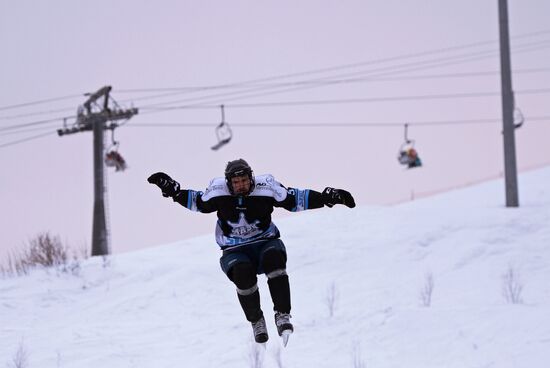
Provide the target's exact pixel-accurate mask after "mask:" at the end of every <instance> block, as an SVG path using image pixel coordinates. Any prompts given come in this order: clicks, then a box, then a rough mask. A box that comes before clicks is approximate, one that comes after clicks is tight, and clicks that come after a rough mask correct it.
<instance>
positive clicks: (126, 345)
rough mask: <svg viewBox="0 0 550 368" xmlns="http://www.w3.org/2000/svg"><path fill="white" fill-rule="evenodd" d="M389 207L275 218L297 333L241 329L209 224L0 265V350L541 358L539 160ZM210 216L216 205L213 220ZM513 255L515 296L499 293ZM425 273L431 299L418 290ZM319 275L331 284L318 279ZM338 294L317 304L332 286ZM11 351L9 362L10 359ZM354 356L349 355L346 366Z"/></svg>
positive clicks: (545, 317)
mask: <svg viewBox="0 0 550 368" xmlns="http://www.w3.org/2000/svg"><path fill="white" fill-rule="evenodd" d="M519 188H520V204H521V207H520V208H518V209H507V208H505V207H503V205H502V202H503V200H504V193H503V191H504V186H503V183H502V181H494V182H489V183H485V184H482V185H478V186H475V187H471V188H467V189H463V190H458V191H453V192H449V193H445V194H442V195H439V196H436V197H432V198H427V199H423V200H419V201H415V202H410V203H406V204H402V205H398V206H392V207H357V208H356V209H354V210H349V209H347V208H342V207H338V208H334V209H321V210H315V211H310V212H306V213H301V214H294V215H292V216H288V217H286V218H284V219H282V220H279V221H276V222H277V225H278V226H279V228H280V230H281V233H282V239H283V241H284V242H285V244H286V246H287V250H288V253H289V262H288V272H289V275H290V283H291V289H292V301H293V310H292V315H293V317H294V318H293V320H292V321H293V323H294V325H295V333H294V334H293V335H292V336H291V337H290V341H289V344H288V347H287V348H282V344H281V342H280V338H279V337H278V336H277V332H276V329H275V326H274V322H273V316H272V312H271V310H272V304H271V301H270V298H269V293H268V289H267V284H266V279H265V276H263V275H262V276H260V277H259V286H260V293H261V298H262V306H263V310H264V313H265V315H266V320H267V322H268V329H269V334H270V340H269V342H268V343H267V346H266V349H265V350H264V349H263V348H260V349H259V350H258V346H257V345H256V344H254V343H253V342H252V334H251V327H250V325H249V324H248V323H247V322H246V321H245V319H244V317H243V314H242V311H241V310H240V307H239V305H238V302H237V298H236V295H235V288H234V286H233V285H232V284H231V283H230V282H229V281H228V280H227V279H226V277H225V275H223V273H222V272H221V271H220V269H219V263H218V258H219V251H218V250H217V248H216V245H215V242H214V238H213V235H207V236H203V237H198V238H195V239H190V240H185V241H181V242H177V243H174V244H167V245H163V246H159V247H155V248H150V249H146V250H142V251H138V252H133V253H128V254H122V255H117V256H111V257H109V258H108V260H107V262H106V261H105V260H104V259H102V258H101V257H97V258H93V259H89V260H87V261H85V262H83V263H82V265H81V269H80V271H79V272H78V273H77V274H75V275H73V274H67V273H60V272H58V271H56V270H35V271H33V272H32V273H31V274H30V275H27V276H24V277H16V278H4V279H0V365H8V364H10V362H11V361H12V359H13V357H14V356H15V353H16V351H17V349H18V348H19V347H20V346H22V347H24V349H25V350H26V352H27V354H28V367H41V368H42V367H71V368H88V367H91V366H104V367H110V368H123V367H124V368H126V367H173V366H185V367H252V366H253V365H252V359H253V358H252V357H253V356H255V354H257V355H258V356H260V357H261V359H262V361H263V364H262V365H261V366H262V367H265V368H269V367H278V368H280V367H354V357H355V358H357V359H356V360H357V361H358V362H362V363H363V365H362V367H369V368H372V367H384V368H390V367H396V368H397V367H398V368H403V367H422V368H427V367H438V368H440V367H457V368H458V367H460V368H464V367H499V368H507V367H529V368H537V367H541V368H543V367H547V366H548V364H549V363H548V362H550V283H549V282H548V280H550V264H549V260H550V226H549V224H550V168H546V169H542V170H537V171H533V172H530V173H526V174H523V175H522V176H521V177H520V185H519ZM212 220H213V221H215V219H214V217H213V219H212ZM510 267H512V268H513V269H514V271H515V272H516V275H517V277H518V281H519V282H520V283H521V284H522V285H523V287H524V288H523V293H522V299H523V301H524V302H523V303H522V304H509V303H507V302H506V300H505V299H504V296H503V294H502V288H503V275H504V273H505V272H506V271H507V270H508V269H509V268H510ZM428 274H431V275H432V277H433V281H434V287H433V293H432V299H431V305H430V306H429V307H426V306H423V305H422V303H421V300H420V294H421V291H422V289H423V287H424V286H425V283H426V277H427V276H426V275H428ZM331 290H332V291H331ZM331 292H334V293H335V298H334V300H335V303H334V315H333V316H332V317H329V302H328V301H327V299H328V296H329V293H331ZM8 366H9V365H8ZM355 368H356V366H355Z"/></svg>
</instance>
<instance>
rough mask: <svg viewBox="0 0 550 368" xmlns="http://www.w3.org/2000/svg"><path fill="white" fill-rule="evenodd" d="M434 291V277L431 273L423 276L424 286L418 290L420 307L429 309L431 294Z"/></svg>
mask: <svg viewBox="0 0 550 368" xmlns="http://www.w3.org/2000/svg"><path fill="white" fill-rule="evenodd" d="M433 291H434V277H433V274H432V273H431V272H427V273H426V274H425V275H424V286H423V287H422V289H420V303H422V306H424V307H429V306H431V305H432V293H433Z"/></svg>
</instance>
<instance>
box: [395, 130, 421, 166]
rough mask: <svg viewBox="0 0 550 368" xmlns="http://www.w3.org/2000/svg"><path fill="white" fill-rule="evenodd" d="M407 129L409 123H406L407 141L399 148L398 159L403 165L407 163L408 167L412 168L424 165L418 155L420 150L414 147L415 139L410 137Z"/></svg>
mask: <svg viewBox="0 0 550 368" xmlns="http://www.w3.org/2000/svg"><path fill="white" fill-rule="evenodd" d="M407 131H408V124H405V142H403V143H402V144H401V147H400V148H399V153H398V155H397V160H398V161H399V163H400V164H401V165H406V166H407V168H409V169H412V168H415V167H420V166H422V161H421V160H420V157H419V156H418V151H417V150H416V149H415V148H414V139H409V137H408V135H407Z"/></svg>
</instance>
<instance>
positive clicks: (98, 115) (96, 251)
mask: <svg viewBox="0 0 550 368" xmlns="http://www.w3.org/2000/svg"><path fill="white" fill-rule="evenodd" d="M110 92H111V86H105V87H103V88H101V89H99V90H98V91H97V92H95V93H92V94H90V95H89V98H88V100H87V101H86V102H84V105H83V107H79V110H78V115H77V118H76V123H75V124H74V125H73V126H72V127H65V128H64V129H58V130H57V134H58V135H59V136H63V135H67V134H74V133H79V132H84V131H89V130H92V131H93V137H94V217H93V224H92V256H99V255H107V254H109V253H110V250H109V237H108V234H107V221H106V216H105V192H106V190H107V188H106V187H105V182H104V178H105V177H104V162H103V159H104V157H103V156H104V143H103V139H104V131H105V130H106V129H110V130H113V129H115V128H116V127H118V123H117V121H118V120H127V119H130V118H131V117H132V116H134V115H136V114H137V113H138V109H136V108H131V109H127V110H122V109H119V108H114V109H111V108H109V93H110ZM101 97H104V100H103V105H102V106H101V107H100V108H101V110H100V111H96V112H94V111H93V110H94V109H93V107H97V106H98V105H97V103H96V101H97V100H99V99H100V98H101Z"/></svg>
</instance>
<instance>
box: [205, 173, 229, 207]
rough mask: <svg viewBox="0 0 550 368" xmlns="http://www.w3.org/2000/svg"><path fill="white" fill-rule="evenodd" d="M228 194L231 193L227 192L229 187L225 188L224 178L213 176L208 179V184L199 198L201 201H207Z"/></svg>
mask: <svg viewBox="0 0 550 368" xmlns="http://www.w3.org/2000/svg"><path fill="white" fill-rule="evenodd" d="M229 195H231V193H229V189H228V188H227V184H226V183H225V178H214V179H212V180H211V181H210V184H208V187H207V188H206V190H205V191H204V193H203V195H202V196H201V199H202V200H203V201H208V200H209V199H211V198H214V197H221V196H229Z"/></svg>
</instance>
